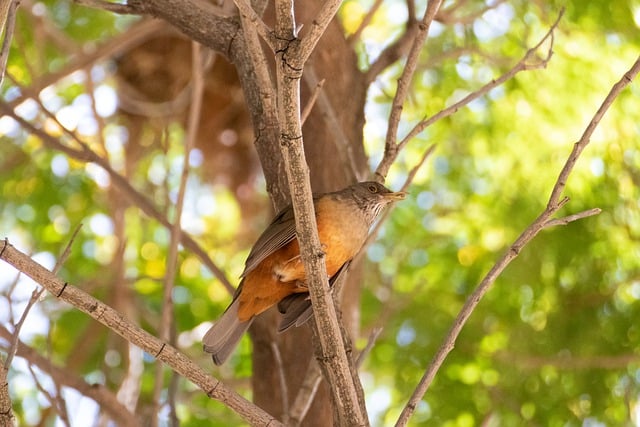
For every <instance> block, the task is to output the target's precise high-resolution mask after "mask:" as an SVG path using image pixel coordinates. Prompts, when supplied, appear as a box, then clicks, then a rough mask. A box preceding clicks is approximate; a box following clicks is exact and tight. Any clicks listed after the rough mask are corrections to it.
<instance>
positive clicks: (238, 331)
mask: <svg viewBox="0 0 640 427" xmlns="http://www.w3.org/2000/svg"><path fill="white" fill-rule="evenodd" d="M238 305H239V301H238V299H237V298H236V299H235V301H233V302H232V303H231V305H230V306H229V308H227V310H226V311H225V312H224V314H223V315H222V317H220V319H219V320H218V321H217V322H216V323H214V324H213V326H212V327H211V328H210V329H209V330H208V331H207V333H206V334H204V337H203V338H202V344H203V346H204V351H206V352H207V353H211V358H212V359H213V363H215V364H216V365H222V364H223V363H224V362H225V360H227V358H228V357H229V355H230V354H231V353H232V352H233V350H234V349H235V348H236V346H237V345H238V342H239V341H240V338H242V335H243V334H244V333H245V332H246V330H247V329H249V326H250V325H251V322H253V318H251V319H249V320H247V321H245V322H241V321H240V320H239V319H238Z"/></svg>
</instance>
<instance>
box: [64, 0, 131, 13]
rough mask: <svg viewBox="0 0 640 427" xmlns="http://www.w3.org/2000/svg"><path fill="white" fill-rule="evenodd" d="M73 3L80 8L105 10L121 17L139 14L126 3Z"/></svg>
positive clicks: (91, 0)
mask: <svg viewBox="0 0 640 427" xmlns="http://www.w3.org/2000/svg"><path fill="white" fill-rule="evenodd" d="M73 1H74V2H75V3H77V4H79V5H81V6H86V7H91V8H94V9H102V10H106V11H107V12H113V13H118V14H121V15H131V14H137V13H139V12H138V10H136V9H135V8H133V7H131V6H130V5H129V4H127V3H112V2H110V1H105V0H73Z"/></svg>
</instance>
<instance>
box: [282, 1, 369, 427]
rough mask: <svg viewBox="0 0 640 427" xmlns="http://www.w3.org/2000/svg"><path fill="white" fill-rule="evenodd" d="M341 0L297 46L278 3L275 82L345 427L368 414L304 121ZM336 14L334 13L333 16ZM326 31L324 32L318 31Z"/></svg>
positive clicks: (314, 295)
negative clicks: (315, 68) (311, 60)
mask: <svg viewBox="0 0 640 427" xmlns="http://www.w3.org/2000/svg"><path fill="white" fill-rule="evenodd" d="M337 5H339V1H335V0H334V1H331V2H329V3H327V4H325V6H324V8H323V9H322V11H321V12H320V14H319V15H318V16H317V17H316V19H315V20H314V22H313V25H312V29H311V31H310V33H308V34H307V36H306V38H303V39H302V40H301V41H300V42H299V43H298V42H297V39H296V28H295V21H294V16H293V4H292V3H291V1H290V0H277V1H276V25H275V31H276V40H277V41H278V45H277V46H276V48H277V49H276V81H277V103H278V122H279V124H280V141H279V142H280V148H281V152H282V157H283V159H284V164H285V170H286V174H287V181H288V184H289V190H290V192H291V201H292V205H293V211H294V217H295V223H296V236H297V239H298V242H299V245H300V255H301V258H302V261H303V265H304V269H305V272H306V277H307V286H308V288H309V294H310V297H311V303H312V305H313V313H314V317H315V319H316V325H317V333H318V334H317V335H318V341H319V344H320V347H321V348H322V353H323V354H322V357H321V359H322V360H321V362H322V363H325V365H326V369H325V375H326V376H327V382H328V383H329V385H330V389H331V391H332V393H333V394H334V402H335V406H334V408H335V410H336V411H337V414H338V418H339V419H340V420H341V422H342V423H344V424H345V425H350V426H362V425H367V424H368V421H367V418H366V409H365V408H363V407H360V404H359V398H358V391H357V390H358V389H359V387H356V385H355V383H354V378H353V376H352V373H351V371H350V369H349V360H348V356H347V354H346V351H345V348H344V343H343V339H342V336H341V333H340V326H339V324H338V317H337V314H336V308H335V306H334V303H333V299H332V297H331V292H330V290H329V282H328V279H327V269H326V265H325V254H324V251H323V249H322V245H321V243H320V239H319V237H318V228H317V223H316V217H315V211H314V207H313V198H312V193H311V184H310V181H309V168H308V166H307V162H306V159H305V154H304V147H303V141H302V126H301V122H300V78H301V76H302V70H303V68H304V64H305V62H306V60H307V58H308V57H309V55H310V53H311V50H312V49H313V47H314V46H315V44H316V43H317V41H318V39H319V38H320V36H321V35H322V31H324V28H326V26H327V25H328V23H329V20H330V19H331V17H333V14H332V15H331V16H330V17H329V16H328V15H327V14H329V13H335V9H336V8H337ZM331 11H333V12H331ZM320 30H322V31H320Z"/></svg>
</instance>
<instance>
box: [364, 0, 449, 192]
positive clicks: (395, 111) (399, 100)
mask: <svg viewBox="0 0 640 427" xmlns="http://www.w3.org/2000/svg"><path fill="white" fill-rule="evenodd" d="M441 4H442V0H432V1H430V2H428V3H427V9H426V10H425V11H424V16H423V17H422V21H420V23H419V24H418V31H417V33H416V35H415V38H414V40H413V44H412V45H411V50H410V51H409V56H408V57H407V63H406V64H405V66H404V69H403V70H402V75H401V76H400V78H399V79H398V87H397V89H396V94H395V96H394V98H393V103H392V105H391V114H390V115H389V125H388V128H387V136H386V138H385V144H384V157H383V159H382V162H381V163H380V165H379V166H378V169H377V170H376V175H377V176H378V177H379V178H380V180H381V181H384V178H385V177H386V176H387V172H388V171H389V168H390V167H391V163H393V161H394V160H395V158H396V156H397V151H398V147H397V144H396V138H397V135H398V127H399V126H400V118H401V116H402V109H403V108H404V101H405V100H406V99H407V95H408V94H409V88H410V86H411V80H412V79H413V74H414V73H415V71H416V68H417V66H418V57H419V56H420V52H421V51H422V45H423V44H424V42H425V40H426V39H427V36H428V35H429V27H430V26H431V22H433V18H434V17H435V16H436V13H437V12H438V10H439V9H440V6H441ZM387 158H389V159H391V160H390V161H387Z"/></svg>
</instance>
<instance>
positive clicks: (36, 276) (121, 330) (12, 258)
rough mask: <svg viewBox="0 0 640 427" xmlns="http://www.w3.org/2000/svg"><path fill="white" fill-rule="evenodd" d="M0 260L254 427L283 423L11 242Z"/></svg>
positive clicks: (2, 250)
mask: <svg viewBox="0 0 640 427" xmlns="http://www.w3.org/2000/svg"><path fill="white" fill-rule="evenodd" d="M0 259H2V260H4V261H5V262H7V263H8V264H10V265H11V266H13V267H14V268H16V269H17V270H19V271H21V272H23V273H24V274H26V275H27V276H29V277H30V278H32V279H33V280H34V281H35V282H37V283H39V284H40V285H42V286H43V287H45V288H46V289H47V291H49V292H50V293H51V294H53V295H54V296H56V297H57V298H59V299H61V300H63V301H65V302H67V303H69V304H71V305H73V306H74V307H76V308H78V309H79V310H80V311H82V312H83V313H86V314H88V315H89V316H91V317H92V318H94V319H95V320H97V321H98V322H100V323H102V324H103V325H105V326H106V327H108V328H109V329H111V330H112V331H114V332H115V333H117V334H118V335H120V336H121V337H123V338H124V339H125V340H127V341H129V342H131V343H132V344H135V345H136V346H138V347H140V348H141V349H143V350H144V351H146V352H147V353H149V354H150V355H152V356H153V357H155V358H156V359H158V360H160V361H162V362H164V363H166V364H167V365H168V366H169V367H170V368H171V369H173V370H174V371H175V372H177V373H178V374H180V375H182V376H183V377H185V378H186V379H188V380H189V381H191V382H192V383H193V384H194V385H196V386H198V387H199V388H200V389H201V390H202V391H204V392H205V393H206V394H207V396H209V397H211V398H213V399H216V400H219V401H221V402H223V403H225V404H226V405H227V406H228V407H229V408H231V409H232V410H233V411H235V412H236V413H237V414H238V415H240V416H241V417H242V418H244V419H245V421H247V422H248V423H250V424H252V425H265V426H266V425H270V426H281V425H282V424H281V423H280V422H279V421H278V420H276V419H274V418H273V417H272V416H271V415H269V414H267V413H266V412H264V411H263V410H262V409H260V408H258V407H257V406H255V405H254V404H252V403H251V402H249V401H247V400H246V399H245V398H243V397H242V396H240V395H239V394H237V393H235V392H234V391H233V390H231V389H229V388H227V387H226V386H225V385H224V384H223V383H222V382H220V381H218V380H217V379H215V378H213V377H212V376H210V375H208V374H207V373H206V372H204V371H203V370H202V368H200V366H198V365H197V364H196V363H194V362H193V361H192V360H191V359H190V358H189V357H187V356H186V355H185V354H183V353H182V352H180V351H179V350H177V349H176V348H175V347H173V346H171V345H169V344H167V343H164V342H162V341H161V340H159V339H158V338H156V337H154V336H153V335H151V334H149V333H148V332H146V331H144V330H143V329H141V328H139V327H138V326H135V325H133V324H132V323H131V322H129V321H128V320H127V319H125V318H124V317H123V316H122V315H121V314H120V313H118V312H117V311H115V310H114V309H113V308H111V307H109V306H108V305H106V304H104V303H103V302H101V301H99V300H97V299H95V298H93V297H92V296H91V295H89V294H87V293H85V292H84V291H82V290H80V289H78V288H76V287H75V286H73V285H71V284H69V283H67V282H64V281H62V280H60V279H59V278H58V277H56V276H55V275H54V274H53V273H51V272H50V271H49V270H47V269H46V268H44V267H43V266H41V265H40V264H38V263H37V262H35V261H33V260H32V259H31V258H29V257H28V256H27V255H25V254H23V253H22V252H20V251H18V250H17V249H16V248H14V247H13V246H12V245H11V244H10V243H9V242H8V240H6V239H5V241H4V243H3V244H2V245H1V246H0Z"/></svg>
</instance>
